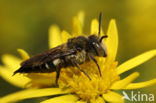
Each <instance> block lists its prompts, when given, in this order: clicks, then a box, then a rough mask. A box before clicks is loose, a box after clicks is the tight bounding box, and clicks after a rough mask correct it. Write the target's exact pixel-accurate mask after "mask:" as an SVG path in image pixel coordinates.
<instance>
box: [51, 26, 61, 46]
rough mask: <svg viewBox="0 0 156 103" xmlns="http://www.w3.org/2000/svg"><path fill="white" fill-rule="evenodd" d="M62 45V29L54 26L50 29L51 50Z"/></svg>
mask: <svg viewBox="0 0 156 103" xmlns="http://www.w3.org/2000/svg"><path fill="white" fill-rule="evenodd" d="M60 44H62V40H61V35H60V29H59V27H58V26H56V25H53V26H51V27H50V29H49V48H54V47H56V46H58V45H60Z"/></svg>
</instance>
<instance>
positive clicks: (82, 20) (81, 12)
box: [77, 11, 85, 27]
mask: <svg viewBox="0 0 156 103" xmlns="http://www.w3.org/2000/svg"><path fill="white" fill-rule="evenodd" d="M77 17H78V19H79V21H80V23H81V25H82V27H83V25H84V17H85V14H84V12H83V11H80V12H79V13H78V15H77Z"/></svg>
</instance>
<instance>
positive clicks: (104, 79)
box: [0, 12, 156, 103]
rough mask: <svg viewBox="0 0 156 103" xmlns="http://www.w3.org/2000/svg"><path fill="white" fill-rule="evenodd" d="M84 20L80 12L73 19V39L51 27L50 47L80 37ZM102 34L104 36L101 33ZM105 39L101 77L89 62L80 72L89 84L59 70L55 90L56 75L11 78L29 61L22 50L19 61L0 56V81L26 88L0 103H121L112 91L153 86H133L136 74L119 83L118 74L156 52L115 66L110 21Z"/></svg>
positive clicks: (95, 28) (94, 31) (93, 29)
mask: <svg viewBox="0 0 156 103" xmlns="http://www.w3.org/2000/svg"><path fill="white" fill-rule="evenodd" d="M83 20H84V13H83V12H80V13H79V14H78V15H77V16H75V17H74V18H73V31H72V35H70V34H69V33H68V32H66V31H64V30H63V31H62V32H61V31H60V29H59V28H58V27H57V26H56V25H53V26H51V27H50V29H49V47H50V48H53V47H56V46H58V45H60V44H62V43H66V42H67V40H68V38H72V37H76V36H79V35H82V27H83ZM98 24H99V23H98V21H97V20H96V19H93V20H92V22H91V33H90V34H97V33H98ZM101 33H102V35H104V32H103V31H101ZM107 35H108V38H107V39H106V40H105V41H104V42H105V44H106V47H107V50H108V56H107V57H106V58H103V57H96V60H97V62H98V64H99V66H100V68H101V73H102V76H100V75H99V71H98V69H97V66H96V64H95V63H94V62H92V61H90V62H88V63H84V64H82V65H81V68H82V69H83V70H84V71H85V72H86V73H87V74H88V75H89V76H90V78H91V80H89V79H88V78H87V77H86V76H85V75H84V74H83V73H82V72H80V71H79V70H78V69H77V68H75V67H68V68H62V70H61V73H60V78H59V81H58V85H59V87H55V79H56V78H55V76H56V73H55V72H53V73H29V74H17V75H15V76H13V77H12V74H13V72H14V71H15V70H16V69H18V68H19V66H20V65H19V64H20V63H21V62H22V61H23V60H26V59H28V58H29V55H28V54H27V53H26V52H25V51H24V50H22V49H18V52H19V53H20V55H21V57H22V59H19V58H17V57H15V56H12V55H8V54H6V55H3V57H2V61H3V63H4V66H0V75H1V77H3V78H4V79H5V80H7V81H8V82H10V83H11V84H13V85H15V86H18V87H21V88H25V90H23V91H19V92H16V93H13V94H10V95H7V96H4V97H2V98H0V102H1V103H2V102H3V103H5V102H12V101H19V100H23V99H27V98H34V97H42V96H53V95H55V96H54V97H52V98H50V99H47V100H45V101H43V102H42V103H58V102H59V103H70V102H72V103H73V102H75V103H87V102H88V101H90V102H91V103H105V101H107V102H118V103H123V102H124V100H123V99H122V96H121V95H120V94H117V93H115V92H114V91H112V90H120V89H138V88H143V87H147V86H150V85H153V84H156V79H153V80H149V81H146V82H141V83H132V82H133V81H134V80H135V79H136V78H137V77H138V76H139V73H138V72H134V73H132V74H130V75H129V76H127V77H125V78H124V79H120V74H122V73H124V72H125V71H128V70H130V69H132V68H134V67H136V66H137V65H140V64H142V63H144V62H145V61H147V60H149V59H150V58H152V57H154V56H155V55H156V50H151V51H148V52H145V53H143V54H141V55H139V56H137V57H134V58H132V59H130V60H128V61H126V62H125V63H123V64H121V65H118V62H117V61H115V58H116V54H117V48H118V33H117V27H116V23H115V20H111V21H110V24H109V27H108V31H107ZM21 81H22V82H21ZM59 94H61V95H59ZM56 95H57V96H56Z"/></svg>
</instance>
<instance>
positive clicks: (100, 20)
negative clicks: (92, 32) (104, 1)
mask: <svg viewBox="0 0 156 103" xmlns="http://www.w3.org/2000/svg"><path fill="white" fill-rule="evenodd" d="M101 22H102V12H100V15H99V33H98V37H100V34H101Z"/></svg>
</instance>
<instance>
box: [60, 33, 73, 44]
mask: <svg viewBox="0 0 156 103" xmlns="http://www.w3.org/2000/svg"><path fill="white" fill-rule="evenodd" d="M61 36H62V43H66V42H67V41H68V39H69V38H71V37H72V36H71V35H70V34H69V33H68V32H66V31H64V30H63V31H62V32H61Z"/></svg>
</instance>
